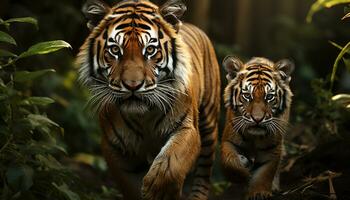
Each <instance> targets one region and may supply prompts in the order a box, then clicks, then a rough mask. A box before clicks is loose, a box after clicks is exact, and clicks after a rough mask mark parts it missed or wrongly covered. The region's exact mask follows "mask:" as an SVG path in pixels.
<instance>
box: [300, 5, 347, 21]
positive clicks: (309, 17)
mask: <svg viewBox="0 0 350 200" xmlns="http://www.w3.org/2000/svg"><path fill="white" fill-rule="evenodd" d="M344 3H350V0H317V1H316V2H315V3H313V4H312V6H311V8H310V10H309V12H308V14H307V16H306V21H307V22H308V23H311V22H312V17H313V15H314V14H315V13H316V12H318V11H320V10H321V9H323V8H331V7H333V6H335V5H339V4H344Z"/></svg>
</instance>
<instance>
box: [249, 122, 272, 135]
mask: <svg viewBox="0 0 350 200" xmlns="http://www.w3.org/2000/svg"><path fill="white" fill-rule="evenodd" d="M247 133H248V134H250V135H257V136H262V135H266V134H268V133H269V131H268V129H267V128H266V127H265V126H262V125H253V126H250V127H248V128H247Z"/></svg>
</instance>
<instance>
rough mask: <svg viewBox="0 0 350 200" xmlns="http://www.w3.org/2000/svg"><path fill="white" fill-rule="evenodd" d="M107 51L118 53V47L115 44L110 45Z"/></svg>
mask: <svg viewBox="0 0 350 200" xmlns="http://www.w3.org/2000/svg"><path fill="white" fill-rule="evenodd" d="M109 51H110V52H111V53H112V54H113V55H118V54H119V52H120V48H119V47H118V46H117V45H112V46H111V47H109Z"/></svg>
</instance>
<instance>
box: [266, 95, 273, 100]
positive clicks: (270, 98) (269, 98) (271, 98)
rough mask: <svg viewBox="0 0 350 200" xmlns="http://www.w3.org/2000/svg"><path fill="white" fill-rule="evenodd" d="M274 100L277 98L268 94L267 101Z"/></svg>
mask: <svg viewBox="0 0 350 200" xmlns="http://www.w3.org/2000/svg"><path fill="white" fill-rule="evenodd" d="M274 98H275V95H273V94H267V95H266V97H265V99H266V100H267V101H271V100H273V99H274Z"/></svg>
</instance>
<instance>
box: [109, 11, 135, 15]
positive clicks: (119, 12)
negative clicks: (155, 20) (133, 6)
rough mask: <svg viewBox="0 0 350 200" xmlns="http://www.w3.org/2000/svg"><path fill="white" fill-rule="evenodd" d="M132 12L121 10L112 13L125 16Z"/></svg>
mask: <svg viewBox="0 0 350 200" xmlns="http://www.w3.org/2000/svg"><path fill="white" fill-rule="evenodd" d="M129 12H132V10H121V11H114V12H113V15H122V14H126V13H129Z"/></svg>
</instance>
